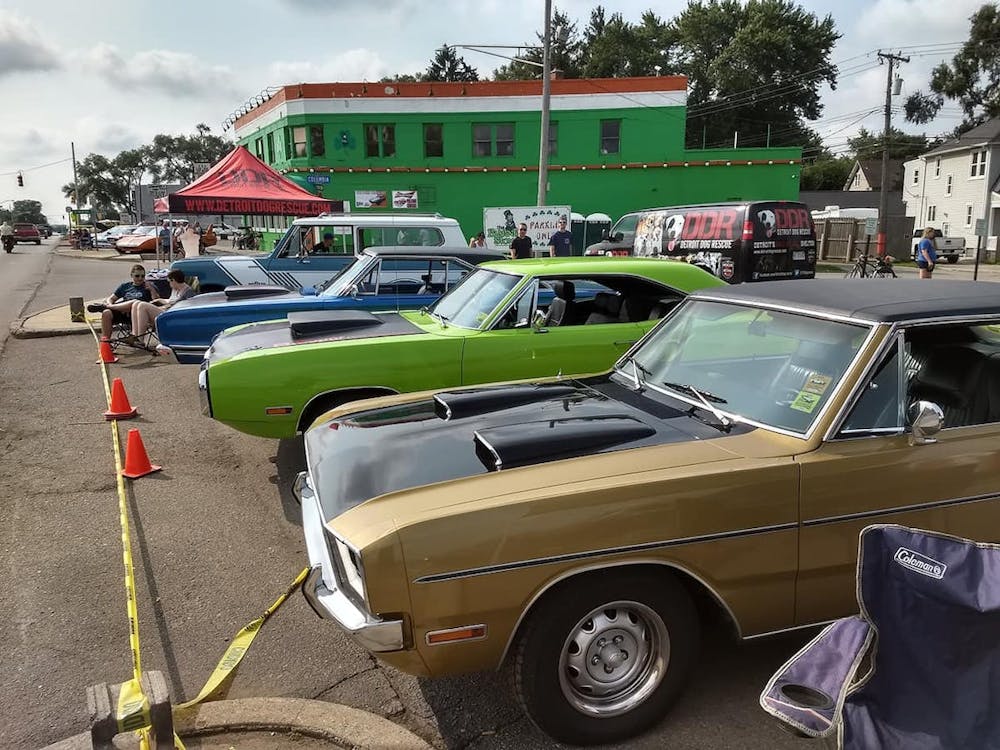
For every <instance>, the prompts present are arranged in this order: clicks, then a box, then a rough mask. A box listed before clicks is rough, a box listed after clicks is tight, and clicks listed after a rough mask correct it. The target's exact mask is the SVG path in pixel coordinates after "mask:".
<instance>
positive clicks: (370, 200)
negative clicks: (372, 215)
mask: <svg viewBox="0 0 1000 750" xmlns="http://www.w3.org/2000/svg"><path fill="white" fill-rule="evenodd" d="M385 201H386V192H385V191H384V190H355V191H354V206H355V208H385V206H386V202H385Z"/></svg>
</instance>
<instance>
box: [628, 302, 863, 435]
mask: <svg viewBox="0 0 1000 750" xmlns="http://www.w3.org/2000/svg"><path fill="white" fill-rule="evenodd" d="M870 330H871V329H870V328H869V327H868V326H865V325H853V324H849V323H841V322H837V321H833V320H826V319H822V318H813V317H810V316H807V315H796V314H793V313H785V312H778V311H774V310H766V309H763V308H758V307H752V306H747V305H735V304H729V303H722V302H707V301H700V300H692V301H689V302H688V303H687V304H685V305H683V306H682V307H681V308H680V309H679V310H678V311H677V313H676V314H674V315H673V316H672V317H670V318H669V319H668V320H666V321H665V322H664V323H663V324H662V325H661V326H660V327H659V328H658V329H657V330H656V331H655V332H654V333H653V335H652V336H651V337H650V338H649V339H648V340H647V341H646V342H645V343H644V344H643V346H642V347H641V348H640V349H639V350H638V351H636V353H635V356H634V359H635V366H636V368H637V369H639V370H640V371H641V372H642V373H643V377H642V379H643V380H644V381H645V384H646V385H647V386H649V387H650V388H653V389H655V390H658V391H661V392H667V393H671V394H672V395H676V394H680V395H683V396H684V397H685V400H687V401H693V402H694V403H696V404H700V403H702V402H701V401H700V399H698V398H697V397H695V396H692V394H691V392H690V388H694V389H698V390H699V391H701V392H702V393H703V394H707V396H708V398H709V400H710V401H711V402H712V404H713V406H715V407H716V408H717V409H718V410H719V411H721V412H723V413H725V414H728V415H731V416H733V417H735V418H736V419H737V420H738V419H744V420H749V421H752V422H757V423H760V424H763V425H769V426H773V427H777V428H780V429H783V430H789V431H792V432H797V433H805V432H808V431H809V429H810V428H811V427H812V424H813V422H814V420H815V419H816V417H817V416H818V415H819V413H820V411H822V409H823V405H824V404H825V403H826V402H827V401H828V400H829V398H830V397H831V395H832V394H833V393H834V392H835V391H836V389H837V385H838V384H839V382H840V379H841V378H842V377H843V375H844V373H845V372H846V371H847V369H848V367H850V365H851V362H852V361H853V360H854V358H855V356H856V355H857V353H858V350H859V349H860V348H861V346H862V344H863V343H864V341H865V338H866V337H867V335H868V333H869V331H870ZM617 368H618V369H619V370H621V371H623V373H624V374H625V375H626V376H627V377H630V378H631V377H632V374H631V373H632V372H633V370H634V369H635V368H633V365H632V363H631V362H630V360H629V359H624V360H622V361H621V362H619V363H618V365H617ZM667 384H670V385H669V386H668V385H667ZM681 386H689V387H690V388H682V387H681Z"/></svg>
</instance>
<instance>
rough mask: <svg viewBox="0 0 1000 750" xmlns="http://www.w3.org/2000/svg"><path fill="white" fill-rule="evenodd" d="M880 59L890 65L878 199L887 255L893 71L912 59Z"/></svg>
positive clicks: (886, 55) (883, 55)
mask: <svg viewBox="0 0 1000 750" xmlns="http://www.w3.org/2000/svg"><path fill="white" fill-rule="evenodd" d="M878 59H879V60H884V61H886V62H887V63H889V69H888V71H887V73H886V76H885V131H884V133H883V135H882V181H881V183H880V185H881V186H880V188H879V191H880V192H879V197H878V241H877V243H876V247H877V248H878V254H879V255H880V256H881V255H885V253H886V247H885V228H886V224H887V221H886V219H887V218H888V217H887V216H886V214H888V213H889V132H890V129H891V128H892V70H893V68H894V67H895V65H896V63H904V62H909V61H910V58H908V57H903V56H902V55H894V54H892V53H891V52H879V53H878Z"/></svg>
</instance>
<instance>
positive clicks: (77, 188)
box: [69, 141, 80, 208]
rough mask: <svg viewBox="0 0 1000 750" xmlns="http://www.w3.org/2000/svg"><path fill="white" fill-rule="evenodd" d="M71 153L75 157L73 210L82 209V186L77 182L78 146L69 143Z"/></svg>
mask: <svg viewBox="0 0 1000 750" xmlns="http://www.w3.org/2000/svg"><path fill="white" fill-rule="evenodd" d="M69 153H70V156H72V157H73V208H79V207H80V202H79V201H80V192H79V191H80V186H79V185H78V184H77V181H76V144H74V143H73V141H70V142H69Z"/></svg>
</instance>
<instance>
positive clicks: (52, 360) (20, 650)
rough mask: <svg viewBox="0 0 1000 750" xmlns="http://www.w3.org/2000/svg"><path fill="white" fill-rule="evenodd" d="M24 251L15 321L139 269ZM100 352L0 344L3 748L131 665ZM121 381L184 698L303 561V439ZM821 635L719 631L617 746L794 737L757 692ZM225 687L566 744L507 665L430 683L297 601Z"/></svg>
mask: <svg viewBox="0 0 1000 750" xmlns="http://www.w3.org/2000/svg"><path fill="white" fill-rule="evenodd" d="M18 249H19V251H20V252H19V253H18V254H17V255H13V256H4V257H0V262H3V263H7V264H8V265H7V270H6V272H5V273H3V274H0V300H3V301H4V306H3V307H2V308H0V314H2V315H3V316H14V315H16V312H17V311H19V309H20V307H24V306H25V305H27V307H28V309H30V310H39V309H44V308H47V307H51V306H54V305H58V304H64V303H65V302H66V299H67V298H68V297H69V296H71V295H82V296H84V297H98V296H103V295H106V294H107V293H108V292H109V291H110V290H111V289H113V288H114V286H115V285H116V284H117V283H119V282H120V281H121V280H123V279H124V278H125V276H126V275H127V270H128V265H127V264H124V263H121V262H114V261H94V260H71V259H68V258H64V257H55V256H50V255H47V254H46V252H45V248H44V247H43V248H42V250H38V249H35V248H33V247H32V248H25V247H24V246H20V247H19V248H18ZM147 265H148V264H147ZM39 282H41V285H40V286H38V285H39ZM36 287H37V288H36ZM6 322H7V321H6V320H5V321H4V328H3V335H6V328H7V327H6ZM94 356H95V346H94V342H93V340H92V339H91V338H90V337H88V336H70V337H63V338H52V339H34V340H17V339H9V340H7V342H6V348H5V350H4V351H3V353H2V355H0V383H2V384H3V388H2V389H0V450H2V456H3V458H2V461H0V576H2V580H3V585H2V586H0V615H2V619H0V643H3V648H2V649H0V747H2V748H5V749H9V750H28V749H29V748H37V747H40V746H43V745H45V744H48V743H51V742H54V741H56V740H59V739H61V738H63V737H66V736H68V735H71V734H74V733H77V732H80V731H84V730H85V729H86V728H87V714H86V702H85V690H86V688H87V686H88V685H91V684H95V683H98V682H109V683H114V682H120V681H123V680H125V679H127V678H128V677H129V676H130V659H129V648H128V632H127V620H126V616H125V592H124V586H123V583H122V555H121V539H120V532H119V525H118V511H117V499H116V494H115V481H114V463H113V455H112V447H111V432H110V427H109V426H108V423H106V422H105V421H104V420H103V419H102V417H101V412H102V411H103V409H104V408H105V402H104V391H103V387H102V384H101V379H100V369H99V368H98V367H96V366H95V365H94V364H93V363H94ZM111 374H112V376H120V377H122V378H123V380H124V382H125V386H126V389H127V391H128V394H129V397H130V399H131V401H132V403H133V404H134V405H137V406H138V407H139V409H140V412H141V417H140V419H138V420H136V421H134V422H132V423H123V425H122V430H121V433H122V435H121V436H122V438H124V437H125V431H126V430H127V429H128V428H129V427H133V426H135V427H138V428H139V429H140V430H141V432H142V437H143V439H144V442H145V445H146V448H147V450H148V452H149V454H150V457H151V459H152V460H153V461H154V462H155V463H160V464H162V465H163V466H164V470H163V471H162V472H161V473H159V474H156V475H153V476H150V477H147V478H143V479H141V480H139V481H138V482H135V483H134V484H133V485H131V488H130V493H129V512H130V514H131V519H132V535H133V536H132V545H133V553H134V564H135V570H136V577H137V586H138V609H139V618H140V640H141V644H142V659H143V662H142V666H143V668H144V669H157V670H161V671H162V672H163V673H164V674H165V675H166V677H167V680H168V683H169V685H170V689H171V694H172V696H173V697H174V699H175V701H180V700H186V699H190V698H191V697H193V696H194V695H195V694H196V693H197V692H198V690H199V689H200V688H201V685H202V682H203V681H204V680H205V679H206V678H207V676H208V675H209V674H210V672H211V670H212V668H213V666H214V665H215V663H216V661H217V660H218V658H219V657H220V655H221V654H222V652H223V650H224V648H225V646H226V644H227V643H228V641H229V639H230V638H231V637H232V635H233V634H234V633H235V632H236V631H237V630H238V629H239V628H240V627H242V626H243V625H244V624H245V623H247V622H249V621H250V620H252V619H253V618H255V617H256V616H257V615H258V614H259V613H260V612H261V611H262V610H263V609H264V608H265V607H267V606H268V605H269V604H270V603H271V602H272V601H273V600H274V599H275V597H276V596H277V595H278V594H279V593H280V592H281V591H282V590H284V588H285V587H286V586H287V585H288V584H289V583H290V581H291V580H292V579H293V578H294V577H295V575H296V574H297V573H298V572H299V570H301V568H302V566H303V565H304V563H305V561H306V557H305V549H304V543H303V541H302V537H301V529H300V522H299V519H298V507H297V506H296V505H295V504H294V501H293V500H292V498H291V496H290V493H289V485H290V481H291V479H292V477H293V476H294V474H295V472H296V471H298V470H299V468H300V467H301V464H302V453H301V445H300V443H299V442H297V441H282V442H281V443H275V442H273V441H267V440H261V439H256V438H251V437H248V436H245V435H242V434H239V433H237V432H234V431H232V430H229V429H228V428H225V427H223V426H221V425H219V424H217V423H215V422H213V421H211V420H209V419H207V418H205V417H203V416H201V415H200V413H199V407H198V398H197V393H196V389H195V376H196V370H195V369H194V368H191V367H186V366H181V365H176V364H172V363H169V362H167V361H166V360H165V359H163V358H156V357H151V356H148V355H145V354H130V355H126V356H125V357H124V358H123V360H122V362H121V363H119V364H117V365H112V366H111ZM811 635H812V631H806V632H799V633H793V634H788V635H784V636H780V637H776V638H771V639H766V640H762V641H755V642H751V643H746V644H735V643H732V642H731V641H729V640H728V639H727V638H726V637H725V636H724V635H723V634H721V633H714V632H713V633H710V634H709V635H708V637H707V638H706V642H705V645H704V647H703V652H702V655H701V659H700V663H699V668H698V670H697V674H696V676H695V678H694V681H693V683H692V685H691V686H690V689H689V690H688V691H687V692H686V693H685V694H684V696H683V697H682V699H681V700H680V702H679V703H678V705H677V706H676V707H675V709H674V711H673V712H672V713H671V714H670V716H669V718H668V719H666V720H665V722H664V723H663V724H662V725H661V726H660V727H659V728H657V729H656V730H654V731H653V732H651V733H649V734H647V735H646V736H644V737H640V738H637V739H635V740H633V741H631V742H629V743H627V744H626V745H623V746H622V747H628V748H638V749H640V750H643V749H645V748H649V749H650V750H651V749H652V748H662V747H670V748H678V749H682V750H696V749H699V750H701V749H704V750H708V749H709V748H711V749H712V750H715V749H716V748H719V747H726V748H727V750H737V749H740V748H747V749H748V750H749V749H757V748H763V747H767V748H769V749H770V750H783V749H784V748H788V750H791V749H792V748H796V749H799V748H801V746H802V745H801V741H800V740H795V739H793V738H791V737H790V736H787V735H785V734H784V733H783V732H781V731H780V730H779V729H778V728H777V727H776V726H775V725H774V724H773V723H772V722H771V721H770V720H769V719H767V718H766V717H765V715H764V714H763V712H762V711H761V710H760V709H759V708H758V706H757V696H758V694H759V692H760V689H761V688H762V686H763V684H764V682H765V681H766V679H767V678H768V677H769V676H770V674H771V673H772V672H773V671H774V670H775V669H776V668H777V667H779V666H780V665H781V664H782V663H783V662H784V661H785V660H786V659H787V658H788V657H789V656H790V655H791V654H792V653H794V652H795V651H796V650H797V649H798V648H799V647H800V646H801V645H802V644H803V643H804V642H805V641H806V640H807V639H808V637H810V636H811ZM228 695H229V696H230V697H234V698H235V697H250V696H294V697H308V698H316V699H320V700H329V701H334V702H339V703H345V704H348V705H351V706H354V707H356V708H361V709H366V710H369V711H373V712H376V713H379V714H381V715H383V716H388V717H390V718H391V719H393V720H395V721H398V722H400V723H402V724H404V725H406V726H407V727H409V728H410V729H412V730H414V731H416V732H417V733H418V734H420V735H421V736H423V737H425V738H427V739H428V740H429V741H431V742H433V743H434V744H435V745H437V746H438V747H441V748H449V749H458V748H462V749H465V748H470V749H471V748H474V749H475V750H500V749H501V748H503V749H510V750H514V749H515V748H516V749H517V750H531V749H534V748H539V749H540V748H552V747H556V746H557V745H555V744H554V743H552V742H551V741H549V740H548V739H547V738H545V737H543V736H541V735H539V734H538V733H537V732H536V731H535V730H534V729H533V728H532V727H531V726H530V724H529V723H528V722H527V721H526V720H525V719H524V718H523V717H522V716H521V714H520V713H519V711H518V710H517V708H516V707H515V706H514V705H513V703H512V702H511V700H510V698H509V696H508V693H507V690H506V688H505V686H504V685H503V684H502V682H501V680H500V679H499V678H498V677H497V676H496V675H494V674H476V675H470V676H466V677H462V678H457V679H447V680H436V681H435V680H418V679H415V678H413V677H409V676H407V675H402V674H400V673H398V672H396V671H394V670H391V669H388V668H384V667H381V666H379V665H378V664H377V663H376V662H375V661H374V660H373V659H372V658H371V657H370V656H368V655H367V654H366V653H365V652H364V651H363V650H361V649H360V648H358V647H356V646H355V645H353V644H352V643H351V642H350V641H349V640H347V639H346V638H345V637H344V636H343V635H342V634H341V633H340V632H339V631H338V630H337V628H336V627H335V626H333V625H332V624H330V623H328V622H324V621H321V620H319V619H318V618H316V617H315V615H314V614H313V613H312V611H311V610H310V609H309V607H308V606H307V605H306V603H305V601H304V600H303V599H302V597H301V596H299V595H296V596H293V597H292V598H291V599H290V600H289V601H288V602H287V603H286V604H285V605H284V606H283V607H282V608H281V609H280V610H279V611H278V613H277V614H276V615H275V616H274V618H273V619H272V620H271V621H270V622H269V623H268V624H267V625H266V626H265V627H264V628H263V630H262V631H261V633H260V634H259V636H258V638H257V642H256V643H255V644H254V646H253V648H252V649H251V651H250V652H249V654H248V655H247V657H246V659H245V660H244V662H243V664H242V665H241V667H240V669H239V672H238V673H237V675H236V677H235V679H234V681H233V683H232V685H231V687H230V689H229V692H228Z"/></svg>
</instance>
